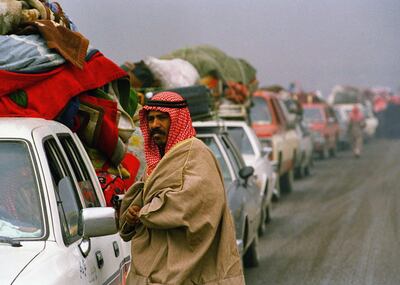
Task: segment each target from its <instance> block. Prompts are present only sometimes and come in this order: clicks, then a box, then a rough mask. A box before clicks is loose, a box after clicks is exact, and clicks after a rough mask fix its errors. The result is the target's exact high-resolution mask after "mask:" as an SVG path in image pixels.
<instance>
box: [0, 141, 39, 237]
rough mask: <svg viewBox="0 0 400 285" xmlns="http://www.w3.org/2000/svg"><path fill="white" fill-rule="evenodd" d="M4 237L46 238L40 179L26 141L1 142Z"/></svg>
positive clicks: (0, 209) (0, 219)
mask: <svg viewBox="0 0 400 285" xmlns="http://www.w3.org/2000/svg"><path fill="white" fill-rule="evenodd" d="M0 174H1V182H2V186H1V187H0V236H3V237H10V238H39V237H42V236H43V234H44V222H43V211H42V204H41V199H40V192H39V186H38V179H37V176H36V174H35V171H34V167H33V162H32V158H31V156H30V153H29V146H28V144H27V143H26V142H24V141H0Z"/></svg>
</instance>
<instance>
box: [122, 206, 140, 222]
mask: <svg viewBox="0 0 400 285" xmlns="http://www.w3.org/2000/svg"><path fill="white" fill-rule="evenodd" d="M139 211H140V207H139V206H138V205H132V206H130V207H129V208H128V212H127V213H126V216H125V219H126V222H127V223H128V224H129V225H136V224H138V223H139V222H140V220H139Z"/></svg>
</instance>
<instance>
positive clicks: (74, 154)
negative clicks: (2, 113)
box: [0, 118, 130, 285]
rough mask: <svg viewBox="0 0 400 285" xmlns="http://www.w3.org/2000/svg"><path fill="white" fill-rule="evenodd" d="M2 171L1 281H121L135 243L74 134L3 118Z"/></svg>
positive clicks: (57, 127) (41, 123) (60, 127)
mask: <svg viewBox="0 0 400 285" xmlns="http://www.w3.org/2000/svg"><path fill="white" fill-rule="evenodd" d="M0 175H1V182H2V183H1V186H0V257H1V258H0V268H1V270H0V284H41V285H44V284H68V285H75V284H124V282H125V281H124V275H126V274H127V272H128V269H129V264H130V245H129V243H125V242H124V241H122V239H121V238H120V236H119V234H118V233H117V226H116V215H115V210H114V208H108V207H106V206H105V205H106V202H105V199H104V196H103V194H102V191H101V188H100V185H99V182H98V179H97V176H96V173H95V172H94V169H93V167H92V164H91V162H90V160H89V157H88V155H87V154H86V151H85V149H84V148H83V145H82V144H81V142H80V140H79V138H78V137H77V136H76V135H75V134H74V133H72V132H71V131H70V130H69V129H68V128H67V127H66V126H64V125H62V124H60V123H57V122H54V121H48V120H44V119H33V118H0Z"/></svg>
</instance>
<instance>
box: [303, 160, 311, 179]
mask: <svg viewBox="0 0 400 285" xmlns="http://www.w3.org/2000/svg"><path fill="white" fill-rule="evenodd" d="M304 175H305V176H310V175H311V159H310V160H309V161H308V163H307V165H306V166H305V167H304Z"/></svg>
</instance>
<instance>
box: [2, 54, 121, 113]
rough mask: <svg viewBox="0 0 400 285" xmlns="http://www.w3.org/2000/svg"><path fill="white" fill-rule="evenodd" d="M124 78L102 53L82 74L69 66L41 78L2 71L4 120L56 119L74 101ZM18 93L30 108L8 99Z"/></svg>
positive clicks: (86, 64) (42, 75)
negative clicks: (87, 92)
mask: <svg viewBox="0 0 400 285" xmlns="http://www.w3.org/2000/svg"><path fill="white" fill-rule="evenodd" d="M124 76H127V74H126V72H125V71H124V70H122V69H121V68H120V67H119V66H117V65H116V64H115V63H113V62H112V61H111V60H109V59H107V58H106V57H105V56H104V55H103V54H101V53H100V52H98V53H96V54H95V55H93V57H92V58H91V59H90V60H89V61H87V62H85V64H84V67H83V69H82V70H81V69H79V68H77V67H75V66H73V65H71V64H69V63H67V64H65V65H63V66H60V67H59V68H56V69H54V70H52V71H49V72H44V73H39V74H26V73H16V72H9V71H5V70H0V117H6V116H7V117H41V118H45V119H54V118H55V117H56V116H57V115H58V114H59V113H60V112H61V111H62V109H63V108H64V107H65V105H66V104H67V103H68V101H69V100H70V99H71V98H72V97H74V96H76V95H78V94H80V93H82V92H84V91H87V90H91V89H95V88H98V87H101V86H103V85H105V84H107V83H108V82H110V81H113V80H115V79H118V78H121V77H124ZM17 91H18V92H20V93H21V92H25V94H26V96H27V106H26V108H24V107H22V106H19V105H17V104H16V103H15V102H14V101H13V100H11V99H10V98H9V96H7V95H9V94H12V93H14V92H17Z"/></svg>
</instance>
